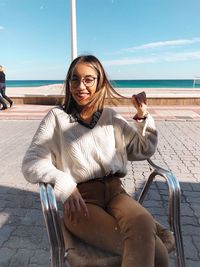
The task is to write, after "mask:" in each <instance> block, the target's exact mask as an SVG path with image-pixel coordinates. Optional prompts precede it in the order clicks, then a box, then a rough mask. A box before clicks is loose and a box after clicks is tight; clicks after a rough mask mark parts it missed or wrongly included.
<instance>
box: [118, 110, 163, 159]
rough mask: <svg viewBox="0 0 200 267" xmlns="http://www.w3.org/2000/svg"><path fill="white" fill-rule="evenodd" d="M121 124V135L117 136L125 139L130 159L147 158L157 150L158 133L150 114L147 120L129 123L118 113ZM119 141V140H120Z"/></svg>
mask: <svg viewBox="0 0 200 267" xmlns="http://www.w3.org/2000/svg"><path fill="white" fill-rule="evenodd" d="M117 120H118V123H119V124H120V126H121V127H120V128H121V129H120V130H119V128H118V131H121V133H120V135H119V134H118V137H117V138H120V139H121V141H122V140H123V142H124V146H125V148H126V153H127V159H128V160H129V161H137V160H145V159H147V158H150V157H151V156H152V155H153V154H154V153H155V151H156V147H157V142H158V135H157V130H156V127H155V122H154V119H153V117H152V116H151V115H150V114H148V116H147V118H146V120H145V121H142V122H137V121H133V123H131V124H129V123H128V122H127V121H126V120H125V119H124V118H123V117H121V116H120V115H117ZM118 143H119V140H118Z"/></svg>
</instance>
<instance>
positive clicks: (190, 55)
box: [103, 50, 200, 66]
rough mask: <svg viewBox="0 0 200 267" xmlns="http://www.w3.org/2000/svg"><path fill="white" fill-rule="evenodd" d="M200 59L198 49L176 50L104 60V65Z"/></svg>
mask: <svg viewBox="0 0 200 267" xmlns="http://www.w3.org/2000/svg"><path fill="white" fill-rule="evenodd" d="M197 59H200V50H199V51H193V52H178V53H164V54H161V55H154V56H151V57H148V56H146V57H133V58H122V59H114V60H104V61H103V63H104V65H106V66H123V65H137V64H147V63H158V62H175V61H187V60H197Z"/></svg>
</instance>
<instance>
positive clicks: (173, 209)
mask: <svg viewBox="0 0 200 267" xmlns="http://www.w3.org/2000/svg"><path fill="white" fill-rule="evenodd" d="M147 161H148V163H149V165H150V166H151V167H152V168H153V171H152V172H151V174H150V175H149V177H148V179H147V182H146V184H145V185H144V187H143V189H142V192H141V194H140V196H139V198H138V202H139V203H141V204H142V202H143V201H144V199H145V196H146V194H147V192H148V190H149V188H150V186H151V184H152V182H153V180H154V178H155V177H156V176H157V175H159V176H161V177H163V178H164V179H165V180H166V182H167V185H168V189H169V212H168V220H169V224H170V228H171V230H172V231H173V232H174V236H175V242H176V251H177V261H178V266H181V267H185V257H184V249H183V240H182V234H181V223H180V217H181V216H180V202H181V189H180V184H179V181H178V180H177V178H176V177H175V175H174V174H173V173H172V172H171V171H168V170H166V169H164V168H161V167H160V166H158V165H156V164H155V163H154V162H153V161H152V160H151V159H148V160H147Z"/></svg>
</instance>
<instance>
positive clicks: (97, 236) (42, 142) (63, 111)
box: [22, 55, 174, 267]
mask: <svg viewBox="0 0 200 267" xmlns="http://www.w3.org/2000/svg"><path fill="white" fill-rule="evenodd" d="M65 94H66V95H65V103H64V105H63V106H62V107H56V108H54V109H52V110H51V111H50V112H48V114H47V115H46V116H45V118H44V119H43V121H42V122H41V124H40V126H39V129H38V131H37V132H36V134H35V136H34V138H33V141H32V143H31V145H30V147H29V149H28V151H27V153H26V155H25V157H24V160H23V166H22V171H23V174H24V176H25V178H26V179H27V180H28V181H30V182H32V183H38V182H44V183H52V184H53V185H54V189H55V192H56V195H57V198H59V199H60V200H61V201H62V202H63V204H64V206H63V207H64V223H65V227H66V228H67V229H68V230H69V231H70V232H72V233H73V234H74V235H75V236H77V237H78V238H80V239H82V240H84V241H86V242H88V243H89V244H91V245H94V246H96V247H99V248H101V249H104V250H107V251H109V252H112V253H114V254H116V255H120V256H121V262H122V263H121V266H135V267H141V266H143V267H153V266H154V267H155V266H156V267H158V266H159V267H160V266H162V267H168V252H169V251H171V250H172V249H173V245H174V239H173V235H172V234H171V232H170V231H168V230H167V229H165V228H164V227H163V226H162V225H160V224H159V223H158V222H156V221H155V220H154V218H153V217H152V215H151V214H150V213H149V212H148V211H147V210H146V209H145V208H144V207H142V206H141V205H140V204H139V203H138V202H137V201H136V200H134V199H133V198H132V197H130V196H129V195H128V193H127V192H126V191H125V189H124V188H123V186H122V182H121V179H120V178H122V177H124V176H126V174H127V164H128V161H137V160H143V159H148V158H150V157H151V156H152V155H153V154H154V152H155V151H156V147H157V130H156V127H155V123H154V119H153V118H152V116H151V115H150V114H149V112H148V110H147V104H146V103H147V102H146V96H145V94H144V93H142V94H140V95H133V96H132V98H131V101H132V104H133V106H134V107H135V109H136V114H135V116H134V119H133V122H132V123H131V124H130V123H128V121H126V120H125V119H124V118H123V117H122V116H121V115H119V114H117V112H115V111H114V110H113V109H112V108H106V107H104V100H105V97H106V96H107V95H108V96H111V100H112V99H113V100H115V99H116V98H117V97H119V96H120V95H119V94H117V92H116V91H115V90H114V89H113V88H112V86H111V84H110V83H109V80H108V79H107V76H106V74H105V71H104V68H103V66H102V64H101V63H100V61H99V60H98V59H97V58H96V57H95V56H93V55H86V56H79V57H77V58H76V59H74V60H73V62H72V63H71V65H70V67H69V70H68V73H67V77H66V81H65ZM120 97H122V96H120ZM160 233H162V234H163V233H164V235H160ZM161 236H162V237H163V236H165V238H164V239H163V238H162V237H161ZM166 237H167V238H166ZM164 240H165V241H166V240H167V241H168V242H167V243H166V242H164Z"/></svg>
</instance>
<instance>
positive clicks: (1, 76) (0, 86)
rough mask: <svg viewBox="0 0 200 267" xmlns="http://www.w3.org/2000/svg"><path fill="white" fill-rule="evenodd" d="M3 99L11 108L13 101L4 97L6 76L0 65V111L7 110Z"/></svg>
mask: <svg viewBox="0 0 200 267" xmlns="http://www.w3.org/2000/svg"><path fill="white" fill-rule="evenodd" d="M4 98H5V99H6V100H7V101H8V102H9V103H10V107H12V104H13V101H12V100H11V99H10V97H8V96H7V95H6V75H5V73H4V71H3V66H1V65H0V103H1V104H2V105H3V107H2V108H1V110H4V109H7V104H6V102H5V101H4Z"/></svg>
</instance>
